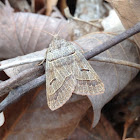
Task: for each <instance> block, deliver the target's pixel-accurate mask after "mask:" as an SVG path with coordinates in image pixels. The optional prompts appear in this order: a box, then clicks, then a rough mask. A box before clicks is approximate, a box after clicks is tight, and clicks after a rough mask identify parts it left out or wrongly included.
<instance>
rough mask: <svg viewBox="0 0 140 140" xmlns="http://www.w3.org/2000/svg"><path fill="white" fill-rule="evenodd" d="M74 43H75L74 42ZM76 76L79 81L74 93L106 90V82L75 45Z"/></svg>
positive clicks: (84, 93) (99, 92) (83, 93)
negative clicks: (104, 82)
mask: <svg viewBox="0 0 140 140" xmlns="http://www.w3.org/2000/svg"><path fill="white" fill-rule="evenodd" d="M73 45H74V44H73ZM75 50H76V51H75V56H74V57H75V61H74V63H73V65H74V67H73V68H74V70H73V72H74V77H75V79H76V81H77V85H76V87H75V90H74V93H76V94H80V95H97V94H102V93H104V91H105V88H104V84H103V82H102V81H101V80H100V78H99V76H98V75H97V73H96V72H95V71H94V70H93V68H92V67H91V65H90V64H89V62H88V61H87V60H86V59H85V57H84V56H83V54H82V53H81V51H80V50H79V49H77V48H76V47H75Z"/></svg>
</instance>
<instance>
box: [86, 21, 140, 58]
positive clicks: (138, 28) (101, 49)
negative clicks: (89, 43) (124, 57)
mask: <svg viewBox="0 0 140 140" xmlns="http://www.w3.org/2000/svg"><path fill="white" fill-rule="evenodd" d="M139 32H140V22H138V23H137V24H136V25H134V26H133V27H132V28H130V29H128V30H126V31H124V32H123V33H121V34H119V35H117V36H115V37H114V38H112V39H109V40H108V41H106V42H104V43H103V44H101V45H99V46H98V47H96V49H92V50H91V51H88V52H86V53H85V54H84V56H85V58H86V59H91V58H92V57H94V56H95V55H98V54H100V53H102V52H104V51H105V50H107V49H109V48H111V47H113V46H114V45H116V44H118V43H120V42H122V41H124V40H125V39H127V38H129V37H131V36H132V35H135V34H137V33H139Z"/></svg>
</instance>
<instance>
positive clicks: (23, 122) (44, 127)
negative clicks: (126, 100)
mask: <svg viewBox="0 0 140 140" xmlns="http://www.w3.org/2000/svg"><path fill="white" fill-rule="evenodd" d="M38 93H39V94H38ZM72 106H73V107H72ZM90 106H91V105H90V102H89V101H88V99H87V98H81V96H76V95H74V96H73V97H72V98H71V101H69V102H68V103H67V104H66V105H64V106H63V107H62V108H61V109H58V110H56V111H51V110H50V109H49V108H48V106H47V102H46V90H45V86H43V87H40V88H38V89H36V90H34V91H32V93H30V94H28V95H27V96H26V97H24V98H22V99H21V100H20V101H19V102H17V103H16V104H14V105H12V106H10V107H9V108H7V109H6V111H5V117H6V122H5V125H3V126H2V127H1V129H0V139H2V138H3V139H6V140H12V139H23V140H25V139H30V140H32V139H36V140H38V139H50V140H56V139H64V138H67V137H68V135H69V134H70V133H71V132H72V131H73V130H74V129H75V127H76V126H77V124H78V122H79V121H80V119H81V117H82V116H83V115H84V114H85V112H86V110H87V109H88V108H89V107H90Z"/></svg>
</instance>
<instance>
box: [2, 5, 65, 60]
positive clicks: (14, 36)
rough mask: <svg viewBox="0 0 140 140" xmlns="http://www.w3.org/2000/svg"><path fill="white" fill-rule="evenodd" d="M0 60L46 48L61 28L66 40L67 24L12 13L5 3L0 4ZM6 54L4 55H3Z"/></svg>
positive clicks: (58, 20) (43, 17) (63, 21)
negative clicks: (53, 35)
mask: <svg viewBox="0 0 140 140" xmlns="http://www.w3.org/2000/svg"><path fill="white" fill-rule="evenodd" d="M0 6H1V8H0V26H1V28H0V49H1V51H0V59H2V58H3V59H7V58H12V57H15V56H19V55H24V54H27V53H31V52H34V51H38V50H42V49H43V48H46V47H48V44H49V43H50V41H51V39H52V36H50V35H48V34H47V33H46V32H50V33H52V34H56V33H57V32H58V31H59V30H60V29H61V28H63V29H64V30H65V32H61V33H60V36H62V38H67V37H68V34H67V32H66V30H67V29H66V28H67V24H68V23H67V22H66V21H65V20H60V19H56V18H55V19H54V18H50V17H46V16H41V15H37V14H30V13H21V12H20V13H15V14H14V13H13V9H12V8H11V7H10V6H9V4H8V3H7V5H6V6H4V5H3V4H2V3H0ZM5 54H6V55H5Z"/></svg>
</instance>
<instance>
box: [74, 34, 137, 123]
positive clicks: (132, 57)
mask: <svg viewBox="0 0 140 140" xmlns="http://www.w3.org/2000/svg"><path fill="white" fill-rule="evenodd" d="M112 36H113V35H111V34H106V33H94V34H89V35H86V36H84V37H82V38H80V39H79V40H77V41H76V43H77V44H79V46H81V47H82V49H84V50H85V51H88V50H91V49H92V48H94V47H96V46H98V45H99V44H101V43H103V42H104V41H106V40H107V39H109V38H111V37H112ZM134 46H135V45H134V44H133V43H132V42H130V41H124V42H122V43H120V44H118V45H116V46H114V47H113V48H111V49H109V50H107V51H105V52H103V53H101V54H100V55H99V56H103V57H109V58H115V59H120V60H127V61H131V62H136V63H138V62H139V55H138V52H137V48H136V46H135V47H134ZM90 64H91V66H92V67H93V68H94V70H95V71H96V72H97V74H98V75H99V77H100V78H101V80H102V81H103V83H104V85H105V93H104V94H101V95H97V96H96V95H95V96H88V97H89V99H90V101H91V103H92V106H93V110H94V121H93V123H94V125H93V126H95V125H96V124H97V123H98V121H99V119H100V117H99V116H100V111H101V109H102V107H103V106H104V105H105V104H106V103H107V102H108V101H109V100H111V99H112V98H113V97H114V96H115V95H116V94H118V93H119V92H120V91H121V90H122V89H123V88H124V87H125V86H126V85H127V84H128V83H129V81H131V80H132V79H133V77H135V75H136V74H137V72H138V70H136V69H135V68H130V67H126V66H122V65H116V64H109V63H104V62H95V61H91V60H90Z"/></svg>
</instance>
